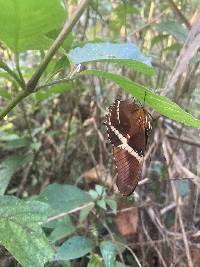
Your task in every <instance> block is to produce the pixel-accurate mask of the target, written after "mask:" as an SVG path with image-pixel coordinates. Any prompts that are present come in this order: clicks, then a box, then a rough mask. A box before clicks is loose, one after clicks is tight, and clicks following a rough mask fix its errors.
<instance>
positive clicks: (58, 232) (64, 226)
mask: <svg viewBox="0 0 200 267" xmlns="http://www.w3.org/2000/svg"><path fill="white" fill-rule="evenodd" d="M45 226H46V225H45ZM75 231H76V228H75V227H74V225H73V223H72V222H71V219H70V217H69V216H65V217H63V218H60V219H58V220H57V221H56V225H55V228H54V230H53V231H52V232H51V234H50V236H49V237H48V238H49V240H51V241H52V242H56V241H57V240H60V239H61V238H64V237H66V236H68V235H71V234H73V233H74V232H75Z"/></svg>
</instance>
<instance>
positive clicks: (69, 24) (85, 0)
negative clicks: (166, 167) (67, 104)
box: [0, 0, 90, 120]
mask: <svg viewBox="0 0 200 267" xmlns="http://www.w3.org/2000/svg"><path fill="white" fill-rule="evenodd" d="M89 1H90V0H82V1H81V2H80V4H79V6H78V7H77V9H76V11H75V13H74V14H73V15H72V16H71V18H70V20H69V21H66V22H65V24H64V26H63V28H62V30H61V32H60V33H59V35H58V37H57V38H56V40H55V41H54V42H53V44H52V46H51V47H50V49H49V51H48V52H47V54H46V55H45V57H44V59H43V61H42V62H41V63H40V65H39V66H38V68H37V70H36V71H35V73H34V74H33V76H32V77H31V79H30V80H29V81H28V83H27V85H26V88H25V89H24V90H23V91H22V92H20V93H19V94H18V95H17V96H16V97H15V98H14V99H13V100H12V101H11V102H10V103H8V105H7V106H6V107H5V108H4V109H3V111H2V112H0V120H2V119H3V118H4V117H5V116H6V115H7V114H8V113H9V112H10V111H11V110H12V109H13V108H14V107H15V106H16V105H17V104H18V103H19V102H20V101H21V100H22V99H24V98H25V97H27V96H28V95H30V94H31V93H33V91H34V90H35V88H36V85H37V83H38V81H39V79H40V77H41V76H42V74H43V72H44V71H45V69H46V67H47V66H48V64H49V62H50V61H51V59H52V57H53V56H54V55H55V53H56V51H57V50H58V49H59V47H60V46H61V45H62V43H63V41H64V40H65V38H66V37H67V35H68V34H69V33H70V32H71V30H72V29H73V27H74V25H75V24H76V22H77V21H78V20H79V19H80V17H81V15H82V13H83V12H84V10H85V9H86V7H87V5H88V4H89ZM0 67H1V68H3V69H4V70H6V71H7V72H8V73H10V75H12V77H14V78H15V80H17V82H18V83H19V84H20V86H21V87H22V88H23V87H24V85H23V84H22V81H21V80H20V79H19V78H18V76H17V75H16V74H15V73H14V72H13V71H12V70H10V69H9V67H8V66H7V65H6V64H5V63H3V62H2V61H1V62H0Z"/></svg>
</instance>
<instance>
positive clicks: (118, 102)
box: [117, 100, 120, 124]
mask: <svg viewBox="0 0 200 267" xmlns="http://www.w3.org/2000/svg"><path fill="white" fill-rule="evenodd" d="M119 105H120V101H119V100H117V120H118V122H119V124H120V119H119Z"/></svg>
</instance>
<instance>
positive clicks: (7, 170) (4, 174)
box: [0, 155, 33, 195]
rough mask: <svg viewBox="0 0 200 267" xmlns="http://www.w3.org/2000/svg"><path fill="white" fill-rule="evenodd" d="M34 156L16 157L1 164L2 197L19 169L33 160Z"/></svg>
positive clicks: (0, 188) (0, 190)
mask: <svg viewBox="0 0 200 267" xmlns="http://www.w3.org/2000/svg"><path fill="white" fill-rule="evenodd" d="M32 158H33V156H32V155H15V156H10V157H8V158H6V159H5V160H4V161H2V162H1V164H0V195H3V194H4V193H5V191H6V188H7V186H8V183H9V181H10V179H11V177H12V176H13V174H14V173H15V172H16V171H17V169H18V168H19V167H22V166H23V165H24V164H27V163H29V162H30V161H31V160H32Z"/></svg>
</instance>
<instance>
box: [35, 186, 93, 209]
mask: <svg viewBox="0 0 200 267" xmlns="http://www.w3.org/2000/svg"><path fill="white" fill-rule="evenodd" d="M58 196H59V197H58ZM38 200H39V201H43V202H46V203H48V204H49V205H50V206H51V208H53V209H54V210H57V211H62V212H68V211H71V210H73V209H75V208H78V207H81V206H83V205H84V204H87V203H88V204H89V203H90V202H91V204H92V199H91V197H90V195H89V194H88V193H87V192H85V191H83V190H81V189H79V188H78V187H76V186H73V185H63V184H62V185H61V184H51V185H49V186H47V188H46V189H45V190H44V191H43V192H42V193H41V194H40V196H39V197H38Z"/></svg>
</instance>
